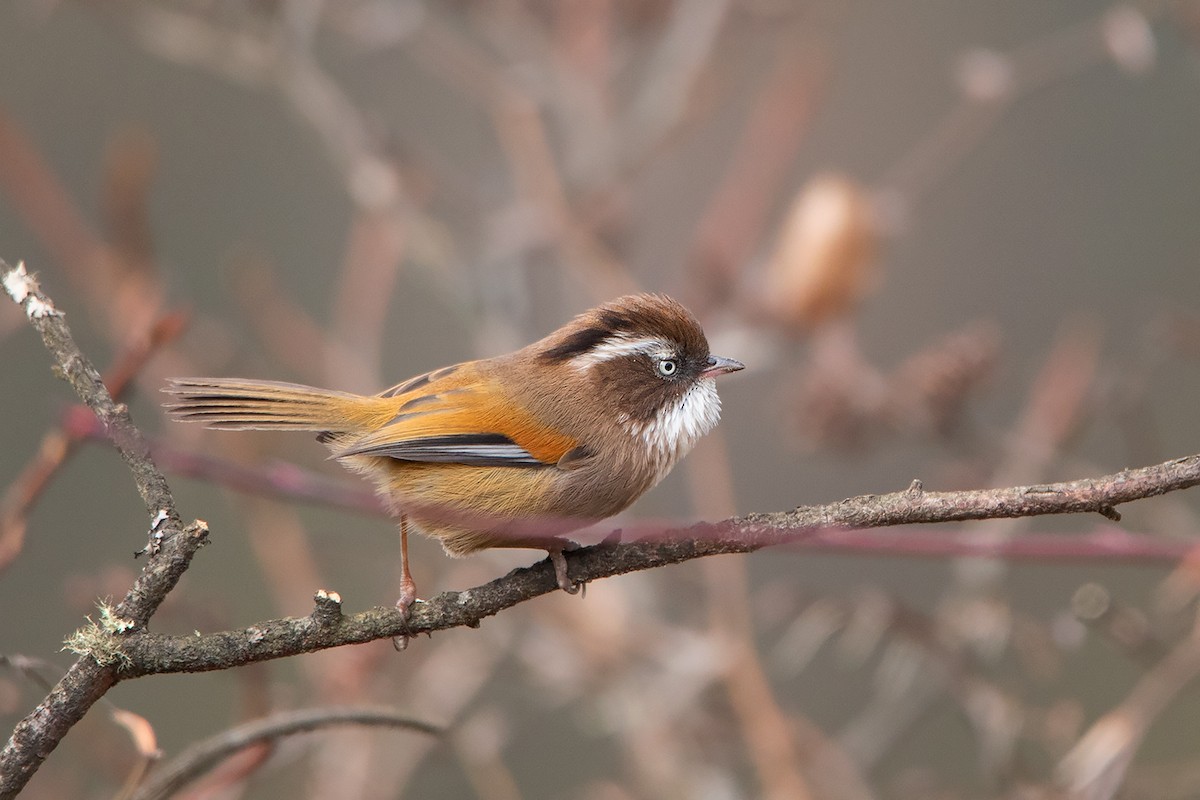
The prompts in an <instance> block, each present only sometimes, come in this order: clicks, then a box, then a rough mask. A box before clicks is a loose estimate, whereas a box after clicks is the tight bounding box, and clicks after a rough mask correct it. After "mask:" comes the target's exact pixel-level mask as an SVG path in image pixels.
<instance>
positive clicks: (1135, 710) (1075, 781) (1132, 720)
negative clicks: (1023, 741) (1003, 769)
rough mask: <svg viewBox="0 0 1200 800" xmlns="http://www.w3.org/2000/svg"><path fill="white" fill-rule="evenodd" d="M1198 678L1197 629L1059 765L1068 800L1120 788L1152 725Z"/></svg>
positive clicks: (1105, 795)
mask: <svg viewBox="0 0 1200 800" xmlns="http://www.w3.org/2000/svg"><path fill="white" fill-rule="evenodd" d="M1198 675H1200V625H1198V626H1197V627H1195V628H1193V630H1192V631H1191V633H1190V634H1189V635H1188V636H1186V637H1185V638H1184V639H1183V640H1182V641H1181V642H1179V644H1177V645H1175V647H1174V648H1172V650H1171V652H1169V653H1168V654H1167V655H1166V656H1165V657H1164V658H1163V659H1162V660H1161V661H1160V662H1158V664H1156V665H1155V666H1154V667H1152V668H1151V669H1150V670H1149V671H1147V672H1146V673H1145V674H1144V675H1142V677H1141V678H1140V679H1139V680H1138V682H1137V683H1136V684H1135V685H1134V687H1133V690H1132V691H1131V692H1130V693H1129V695H1128V696H1127V697H1126V698H1125V699H1124V700H1122V701H1121V702H1120V703H1119V704H1118V705H1117V706H1116V707H1115V708H1113V709H1112V710H1111V711H1109V712H1108V713H1107V714H1105V715H1104V716H1102V717H1101V718H1100V719H1098V720H1096V722H1095V723H1094V724H1093V725H1092V727H1091V728H1089V729H1088V731H1087V733H1085V734H1084V735H1083V737H1082V738H1080V740H1079V742H1078V743H1077V744H1076V745H1075V747H1074V748H1072V750H1071V752H1069V753H1067V755H1066V756H1065V757H1064V758H1063V759H1062V761H1061V762H1059V764H1058V769H1057V779H1058V782H1059V783H1060V784H1061V785H1062V786H1063V787H1064V788H1065V789H1067V790H1068V791H1069V792H1070V793H1071V794H1070V797H1071V798H1072V800H1109V798H1111V797H1113V796H1114V795H1115V794H1116V792H1117V790H1118V789H1119V788H1120V787H1121V784H1122V782H1123V781H1124V778H1125V773H1126V771H1127V770H1128V769H1129V764H1130V762H1132V760H1133V756H1134V754H1135V753H1136V752H1137V749H1138V747H1140V746H1141V744H1142V740H1143V739H1144V738H1145V736H1146V732H1147V731H1148V730H1149V728H1150V725H1151V724H1153V722H1154V721H1155V720H1156V719H1157V718H1158V717H1159V715H1161V714H1162V713H1163V712H1164V711H1165V710H1166V709H1167V707H1168V706H1169V705H1170V703H1171V701H1172V700H1174V699H1175V697H1176V696H1177V695H1178V694H1179V693H1180V692H1181V691H1183V689H1184V688H1185V687H1186V686H1187V685H1188V684H1189V683H1191V682H1192V681H1194V680H1195V679H1196V677H1197V676H1198Z"/></svg>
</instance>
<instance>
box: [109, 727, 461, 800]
mask: <svg viewBox="0 0 1200 800" xmlns="http://www.w3.org/2000/svg"><path fill="white" fill-rule="evenodd" d="M332 725H371V726H378V727H385V728H399V729H402V730H411V731H416V732H418V733H424V734H429V735H435V736H436V735H438V734H440V733H441V728H439V727H437V726H436V725H431V724H429V723H428V722H422V721H420V720H416V719H413V718H412V716H411V715H409V714H406V713H404V712H401V711H399V710H396V709H390V708H346V707H332V708H312V709H304V710H301V711H288V712H281V713H278V714H274V715H272V716H270V717H267V718H266V719H261V720H255V721H254V722H248V723H245V724H243V725H238V726H237V727H234V728H230V729H229V730H226V731H222V732H221V733H218V734H216V735H215V736H212V737H210V738H208V739H205V740H203V741H200V742H196V743H195V744H193V745H191V746H189V747H188V748H187V749H186V750H184V751H183V752H182V753H180V754H179V755H178V756H176V757H174V758H172V759H171V760H170V761H167V762H166V763H164V764H162V765H161V766H160V767H158V768H157V769H156V770H154V772H153V773H152V774H151V776H150V778H149V780H147V781H146V782H145V783H144V784H142V786H141V787H140V788H139V789H138V791H137V793H136V794H134V796H133V797H134V800H159V798H167V797H171V796H172V795H173V794H174V793H175V792H177V791H179V790H180V789H182V788H183V787H184V786H185V785H186V784H187V783H188V782H190V781H192V780H195V779H196V778H197V777H199V776H200V775H202V774H204V773H205V772H207V771H208V770H210V769H212V768H213V767H214V766H216V765H217V764H218V763H220V762H221V761H222V760H223V759H225V758H228V757H229V756H230V755H233V754H234V753H237V752H238V751H240V750H242V749H243V748H246V747H249V746H250V745H253V744H256V743H258V742H264V741H269V740H277V739H281V738H283V737H285V736H292V735H295V734H297V733H307V732H309V731H314V730H319V729H321V728H327V727H330V726H332Z"/></svg>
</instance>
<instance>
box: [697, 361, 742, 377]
mask: <svg viewBox="0 0 1200 800" xmlns="http://www.w3.org/2000/svg"><path fill="white" fill-rule="evenodd" d="M745 368H746V365H745V364H743V363H742V362H740V361H734V360H733V359H732V358H721V357H720V356H709V357H708V363H707V364H706V365H705V367H704V371H703V372H701V373H700V377H701V378H715V377H716V376H718V375H724V374H725V373H726V372H737V371H738V370H739V369H745Z"/></svg>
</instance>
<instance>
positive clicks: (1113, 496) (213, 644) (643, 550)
mask: <svg viewBox="0 0 1200 800" xmlns="http://www.w3.org/2000/svg"><path fill="white" fill-rule="evenodd" d="M1198 484H1200V455H1196V456H1188V457H1186V458H1179V459H1175V460H1173V461H1168V462H1166V463H1163V464H1157V465H1155V466H1151V467H1142V468H1140V469H1131V470H1124V471H1122V472H1118V473H1115V474H1113V475H1106V476H1104V477H1100V478H1088V479H1084V480H1077V481H1069V482H1065V483H1054V484H1044V485H1039V486H1018V487H1013V488H1005V489H984V490H976V491H961V492H926V491H924V490H923V489H922V488H921V487H920V485H919V484H916V483H914V485H913V486H911V487H909V488H908V489H906V490H904V491H900V492H893V493H892V494H885V495H864V496H862V497H854V498H850V499H848V500H843V501H841V502H838V503H831V504H829V505H823V506H804V507H801V508H797V509H795V510H794V511H786V512H779V513H774V514H750V515H747V516H744V517H736V518H734V519H730V520H726V521H724V522H720V523H702V524H698V525H693V526H691V527H687V528H681V529H675V530H659V531H652V532H648V533H646V534H645V535H644V538H641V539H639V540H638V541H633V542H608V543H604V544H600V545H596V546H594V547H585V548H582V549H580V550H576V551H574V552H570V553H567V554H566V556H567V562H568V567H569V571H570V574H571V577H572V578H573V579H574V580H576V581H593V580H598V579H600V578H608V577H611V576H614V575H621V574H624V573H627V572H637V571H639V570H645V569H652V568H654V567H661V566H665V565H667V564H676V563H679V562H682V561H688V560H691V559H694V558H701V557H704V556H712V555H721V554H727V553H750V552H753V551H755V550H760V549H762V548H764V547H769V546H771V545H778V544H784V543H792V542H803V541H804V540H805V539H806V538H807V537H814V536H819V537H821V538H824V539H828V538H830V537H834V536H836V535H837V533H838V532H839V531H854V530H858V529H864V528H881V527H887V526H894V525H910V524H916V523H935V522H962V521H965V520H978V519H997V518H1007V517H1029V516H1040V515H1045V514H1074V513H1084V512H1095V513H1101V514H1104V515H1105V516H1107V517H1109V518H1112V517H1114V516H1117V515H1116V511H1115V508H1116V506H1118V505H1120V504H1122V503H1128V502H1131V501H1134V500H1141V499H1144V498H1148V497H1155V496H1157V495H1160V494H1165V493H1166V492H1170V491H1175V490H1178V489H1186V488H1188V487H1191V486H1196V485H1198ZM556 587H557V583H556V582H555V578H554V570H553V568H552V567H551V565H550V563H549V562H548V561H543V562H540V563H538V564H535V565H534V566H531V567H526V568H523V569H517V570H514V571H512V572H510V573H509V574H508V575H505V576H504V577H502V578H497V579H496V580H494V581H491V582H490V583H486V584H484V585H482V586H477V587H475V588H473V589H469V590H466V591H462V592H446V593H443V594H440V595H438V596H436V597H434V598H432V599H430V600H428V601H425V602H419V603H417V604H416V605H415V606H413V608H412V618H411V619H410V620H409V622H408V625H407V628H406V627H405V623H404V621H403V620H402V619H401V618H400V615H399V613H398V612H397V611H396V610H395V609H394V608H374V609H371V610H369V611H365V612H362V613H359V614H353V615H349V616H345V615H343V614H342V613H341V601H340V598H338V597H337V595H336V594H332V593H327V592H321V593H319V594H318V602H317V608H316V610H315V611H314V613H313V614H312V615H310V616H308V617H301V618H285V619H276V620H270V621H266V622H260V623H257V624H255V625H253V626H252V627H249V628H245V629H243V630H237V631H224V632H221V633H213V634H208V635H205V636H165V635H158V634H150V633H137V634H134V635H131V636H128V637H125V638H123V639H122V645H123V653H124V655H125V656H126V657H127V662H126V666H125V667H124V668H123V669H122V677H135V676H139V675H147V674H155V673H163V672H195V671H203V670H215V669H225V668H228V667H232V666H238V665H240V664H249V663H253V662H257V661H266V660H269V659H273V658H283V657H285V656H290V655H295V654H297V653H305V652H311V651H314V650H322V649H325V648H329V647H337V646H339V645H343V644H358V643H362V642H368V641H371V640H374V639H387V638H391V637H393V636H397V635H400V634H403V633H405V631H406V630H407V631H408V632H409V633H410V634H419V633H427V632H432V631H439V630H446V629H448V628H456V627H461V626H468V627H475V626H478V625H479V624H480V622H481V621H482V620H484V619H485V618H487V617H491V616H494V615H496V614H498V613H499V612H501V611H503V610H504V609H506V608H510V607H512V606H514V605H516V604H518V603H521V602H524V601H526V600H529V599H531V598H534V597H537V596H539V595H542V594H546V593H548V592H551V591H554V590H555V588H556Z"/></svg>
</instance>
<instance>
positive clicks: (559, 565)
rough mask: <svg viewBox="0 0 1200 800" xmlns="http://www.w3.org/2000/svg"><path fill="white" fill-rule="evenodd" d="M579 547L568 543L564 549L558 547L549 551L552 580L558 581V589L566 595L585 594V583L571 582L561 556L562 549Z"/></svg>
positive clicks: (565, 560) (565, 563)
mask: <svg viewBox="0 0 1200 800" xmlns="http://www.w3.org/2000/svg"><path fill="white" fill-rule="evenodd" d="M578 546H579V545H576V544H574V543H573V542H572V543H569V544H568V545H567V546H566V547H560V548H557V549H554V550H549V551H547V552H549V554H550V563H551V564H553V565H554V578H555V580H557V581H558V588H560V589H562V590H563V591H564V592H566V593H567V594H579V593H580V592H584V593H586V592H587V582H586V581H580V582H579V583H576V582H575V581H573V580H571V576H570V575H568V574H567V558H566V556H564V555H563V550H564V549H570V550H574V549H576V548H578Z"/></svg>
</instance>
